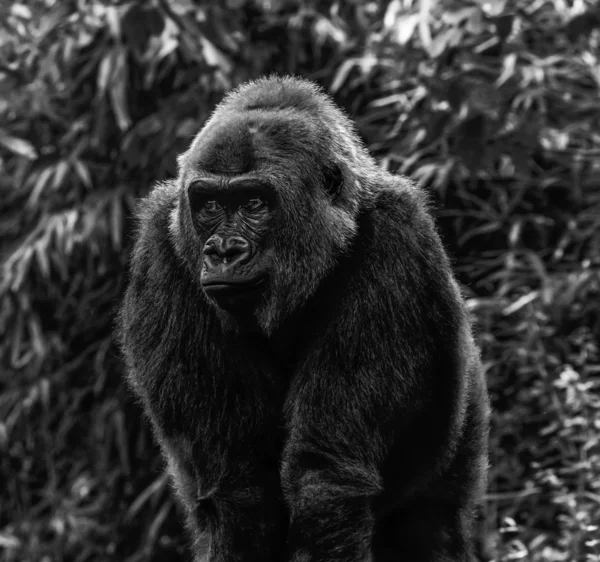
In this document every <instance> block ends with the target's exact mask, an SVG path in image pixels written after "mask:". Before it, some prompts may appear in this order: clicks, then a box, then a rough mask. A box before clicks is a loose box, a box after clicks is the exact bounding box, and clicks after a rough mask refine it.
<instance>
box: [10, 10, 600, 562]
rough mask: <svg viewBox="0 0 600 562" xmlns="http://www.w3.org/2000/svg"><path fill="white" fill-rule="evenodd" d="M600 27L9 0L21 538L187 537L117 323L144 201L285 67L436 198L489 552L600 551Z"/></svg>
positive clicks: (104, 556) (171, 549)
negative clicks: (313, 85) (477, 428)
mask: <svg viewBox="0 0 600 562" xmlns="http://www.w3.org/2000/svg"><path fill="white" fill-rule="evenodd" d="M599 26H600V10H599V9H598V6H597V4H596V3H595V2H593V1H592V0H588V1H587V2H584V1H579V2H572V3H571V2H569V1H567V0H564V1H560V2H559V1H556V2H550V1H545V0H535V1H531V2H518V1H517V0H513V1H507V0H490V1H488V2H485V3H476V2H466V1H464V0H461V1H459V0H443V1H442V0H440V1H438V2H435V1H434V0H421V1H420V2H418V1H417V0H403V1H401V0H391V1H385V2H359V1H356V0H352V1H351V0H348V1H346V2H342V1H333V0H327V1H319V2H317V1H316V0H312V1H309V0H306V1H302V0H262V1H259V0H256V1H251V0H228V1H227V2H225V3H223V4H221V3H214V2H209V1H203V2H200V1H197V2H192V0H152V1H147V2H135V1H123V2H118V3H114V2H109V1H108V0H70V1H65V2H63V1H58V0H28V1H24V0H22V1H20V2H13V3H5V4H2V6H0V91H1V92H2V97H0V163H1V165H2V169H3V171H4V173H3V174H2V175H1V176H0V210H1V212H2V220H1V221H0V255H1V259H2V276H1V278H0V330H2V333H3V334H4V335H5V337H4V338H3V339H2V341H1V343H0V369H1V370H0V390H1V393H0V449H1V451H2V455H1V456H0V480H1V481H2V482H3V483H4V486H3V487H2V488H1V489H0V553H2V560H6V561H16V560H20V561H39V560H77V561H84V560H91V559H101V560H109V559H119V560H128V561H130V562H133V561H136V560H159V559H162V558H166V557H170V559H173V560H175V559H183V556H184V554H183V553H184V545H183V543H182V537H181V532H180V527H181V525H180V521H179V519H178V516H177V510H176V508H175V506H174V504H173V502H172V500H171V498H170V495H169V493H168V490H167V484H166V480H165V478H164V477H163V476H162V475H161V472H160V467H161V461H160V459H159V458H158V455H157V450H156V447H155V446H154V445H153V442H152V439H151V436H150V434H149V431H148V429H147V426H146V424H145V423H144V422H143V420H141V418H140V411H139V409H138V408H137V406H136V405H135V404H133V403H132V402H131V398H130V395H129V394H128V393H127V391H126V390H125V389H124V388H123V385H122V382H121V376H122V365H121V361H120V358H119V353H118V351H117V350H116V348H115V345H114V342H113V336H112V328H113V316H114V310H115V307H116V304H117V302H118V299H119V297H120V294H121V291H122V287H123V279H124V272H125V270H126V265H125V264H126V261H127V248H128V244H129V231H130V226H131V224H130V220H129V218H130V216H131V211H132V209H133V205H134V199H135V198H136V197H138V196H140V195H142V194H144V193H146V192H147V190H148V189H149V187H150V186H151V185H152V183H153V182H154V181H155V180H156V179H161V178H164V177H167V176H169V175H172V174H174V173H175V172H176V164H175V156H176V154H177V153H178V152H180V151H181V150H183V149H185V147H186V146H187V145H188V143H189V142H190V139H191V138H192V136H193V134H194V133H195V132H196V131H197V130H198V128H199V127H200V126H201V124H202V123H203V121H204V120H205V119H206V117H207V116H208V114H209V112H210V111H211V108H212V107H213V106H214V104H215V103H216V102H217V101H218V100H219V99H220V98H221V96H222V95H223V92H224V91H226V90H227V89H229V88H230V87H231V86H233V85H235V84H237V83H240V82H242V81H244V80H246V79H248V78H251V77H254V76H258V75H260V74H263V73H267V72H273V71H276V72H288V73H298V74H302V75H305V76H308V77H311V78H313V79H316V80H317V81H319V82H320V83H321V84H323V85H324V87H325V88H327V89H328V90H330V91H331V92H332V93H333V94H334V95H335V96H336V98H337V100H338V101H339V102H340V103H341V104H342V105H344V106H345V107H346V108H347V110H348V111H349V113H350V114H351V115H352V116H353V117H354V118H355V119H356V121H357V125H358V129H359V131H360V133H361V134H362V135H363V137H364V138H365V141H366V142H367V144H368V145H369V147H370V149H371V150H372V151H373V153H374V154H376V155H377V157H378V158H379V159H380V161H381V165H382V166H385V167H389V168H390V169H393V170H396V171H398V172H399V173H404V174H407V175H410V176H412V177H413V178H415V179H416V180H418V181H420V182H422V183H423V185H425V186H426V187H427V188H429V189H430V190H431V192H432V194H433V195H434V197H435V199H436V201H437V208H438V209H439V218H440V224H441V228H442V232H443V234H444V237H445V240H446V243H447V245H448V247H449V248H450V250H451V251H452V253H453V255H454V256H455V257H456V265H457V268H458V271H459V273H460V276H461V280H462V281H463V282H464V283H465V286H466V287H468V289H467V288H466V289H465V291H467V295H468V298H469V305H470V307H471V309H472V311H473V313H474V314H475V316H476V318H477V320H478V335H479V338H480V342H481V345H482V350H483V355H484V360H485V364H486V367H487V372H488V377H489V383H490V390H491V394H492V399H493V406H494V423H493V429H492V455H491V467H492V468H491V472H490V486H489V493H488V498H487V503H486V514H485V521H484V522H483V524H482V528H483V531H484V533H483V535H484V537H485V540H484V550H485V552H486V553H487V556H489V557H491V558H492V559H493V560H497V561H500V560H502V561H508V560H516V559H528V560H532V561H542V560H543V561H563V560H564V561H584V560H585V561H587V562H593V561H599V560H600V541H599V539H598V537H600V531H599V529H598V522H599V521H600V443H599V441H600V351H599V333H600V304H599V303H600V299H599V298H598V296H599V290H600V275H599V270H600V236H599V232H600V229H599V227H600V191H599V190H598V189H597V186H596V183H595V180H596V178H597V177H598V172H599V168H600V158H599V156H600V135H599V134H598V131H599V130H600V113H599V112H598V111H597V108H598V96H599V93H600V71H599V69H600V61H599V58H598V53H599V52H600V49H599V41H600V32H599V30H598V27H599Z"/></svg>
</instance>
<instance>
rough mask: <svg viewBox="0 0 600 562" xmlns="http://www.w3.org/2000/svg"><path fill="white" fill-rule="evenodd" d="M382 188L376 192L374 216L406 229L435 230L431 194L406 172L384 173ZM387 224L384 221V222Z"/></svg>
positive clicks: (381, 220)
mask: <svg viewBox="0 0 600 562" xmlns="http://www.w3.org/2000/svg"><path fill="white" fill-rule="evenodd" d="M379 185H380V189H378V190H377V191H376V193H375V198H374V205H373V218H374V219H375V220H376V222H379V223H387V227H388V228H391V227H394V226H395V227H396V228H399V229H401V230H402V231H404V232H407V231H409V230H412V229H417V230H418V231H420V232H430V231H431V229H434V230H435V226H434V224H433V220H432V218H431V212H430V205H431V202H430V199H429V194H428V193H427V192H426V191H425V190H424V189H423V188H422V187H420V186H419V185H417V184H416V183H415V182H413V181H412V180H410V179H409V178H407V177H405V176H400V175H394V174H390V173H382V175H381V177H380V178H379ZM382 226H384V225H382Z"/></svg>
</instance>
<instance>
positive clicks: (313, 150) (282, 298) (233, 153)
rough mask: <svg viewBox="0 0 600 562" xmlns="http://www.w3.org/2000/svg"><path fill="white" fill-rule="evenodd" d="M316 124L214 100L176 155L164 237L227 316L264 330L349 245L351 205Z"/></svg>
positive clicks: (303, 296) (311, 288) (306, 117)
mask: <svg viewBox="0 0 600 562" xmlns="http://www.w3.org/2000/svg"><path fill="white" fill-rule="evenodd" d="M322 129H323V127H322V123H321V122H320V120H318V119H316V118H315V117H314V116H313V115H312V114H309V113H305V112H303V111H300V110H296V109H293V110H289V111H280V110H278V109H277V108H266V109H243V110H226V109H222V110H217V112H216V113H215V114H214V116H213V117H212V118H211V120H210V121H209V122H208V123H207V124H206V125H205V126H204V127H203V129H202V130H201V131H200V133H199V134H198V135H197V136H196V138H195V139H194V141H193V143H192V146H191V147H190V149H189V150H188V151H187V152H186V153H185V154H183V155H182V156H181V157H180V159H179V164H180V184H179V185H180V186H181V192H180V199H179V203H178V204H179V207H178V209H177V213H176V215H175V219H176V220H175V222H176V223H177V224H176V225H175V226H172V235H173V240H174V242H175V245H176V247H177V248H178V252H179V255H180V256H181V257H182V258H183V259H184V260H185V261H186V262H187V264H188V266H190V267H191V270H192V273H193V275H194V277H195V279H198V280H199V282H200V283H201V285H202V288H203V291H204V292H205V294H206V296H207V297H208V299H209V300H210V302H211V303H212V304H214V305H216V307H217V310H218V311H221V312H225V313H224V314H220V313H219V317H220V318H221V319H222V320H223V322H225V323H226V324H227V325H228V326H232V325H243V326H244V327H251V328H253V327H258V328H259V329H260V330H262V331H263V332H264V333H266V334H272V333H273V332H274V330H276V329H277V327H278V326H280V325H281V323H282V322H283V320H285V319H286V318H287V317H289V316H290V315H292V313H293V312H294V311H296V310H297V309H299V308H300V307H302V306H303V305H304V304H305V303H306V302H307V301H308V299H309V298H310V297H311V296H312V295H314V293H315V292H316V291H317V289H318V288H319V286H320V284H321V282H322V280H323V279H324V278H325V277H326V276H327V275H328V274H329V273H330V272H331V271H332V270H333V268H334V267H335V264H336V260H337V257H338V256H339V255H340V254H341V253H343V252H346V251H347V249H348V248H349V247H350V244H351V241H352V239H353V237H354V235H355V234H356V232H357V222H356V215H357V208H358V206H357V204H356V202H355V201H354V200H352V199H350V198H349V196H348V195H347V193H346V191H345V186H346V181H345V179H344V175H343V173H342V170H341V167H340V163H339V162H338V161H335V160H334V159H333V156H332V153H331V151H330V150H329V148H328V147H329V144H330V143H329V141H327V139H325V138H324V137H323V138H322V134H323V133H322ZM346 169H347V168H346ZM355 184H356V182H354V181H352V182H351V183H350V184H349V185H350V186H351V187H352V186H353V185H355ZM177 221H179V222H177Z"/></svg>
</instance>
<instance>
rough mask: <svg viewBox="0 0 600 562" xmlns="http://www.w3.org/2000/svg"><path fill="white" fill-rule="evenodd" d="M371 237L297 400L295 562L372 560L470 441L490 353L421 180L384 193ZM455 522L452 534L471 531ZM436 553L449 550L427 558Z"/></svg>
mask: <svg viewBox="0 0 600 562" xmlns="http://www.w3.org/2000/svg"><path fill="white" fill-rule="evenodd" d="M399 181H402V180H399ZM358 240H359V246H358V247H356V248H355V250H354V252H353V254H352V255H350V256H348V257H347V259H346V261H345V262H344V263H342V266H341V268H340V271H339V272H338V275H337V276H336V279H334V280H333V283H332V286H333V287H335V288H336V291H337V296H336V297H335V299H333V298H332V293H331V292H328V291H327V287H324V293H325V298H324V301H323V303H322V306H323V308H324V309H326V310H328V311H329V312H328V315H329V316H328V320H327V322H326V323H325V324H326V326H327V327H326V328H325V329H324V330H325V333H323V334H321V335H320V336H317V337H319V339H320V341H321V342H323V344H322V345H321V346H320V347H318V348H317V349H316V351H314V353H312V354H311V356H310V357H307V358H306V362H305V364H304V365H303V366H302V367H301V369H300V373H299V375H298V379H297V384H296V385H295V386H294V387H293V389H292V392H291V397H290V399H289V402H290V404H293V406H292V408H291V411H290V412H289V418H288V423H289V428H290V432H289V440H288V442H287V444H286V447H285V451H284V463H283V467H284V468H283V472H282V476H283V479H282V483H283V486H284V491H285V493H286V499H287V501H288V504H289V506H290V516H291V522H290V531H289V536H288V559H289V560H290V561H294V562H300V561H302V562H305V561H310V562H317V561H323V562H325V561H327V562H332V561H336V560H339V561H344V562H349V561H357V562H358V561H361V562H364V561H367V560H371V556H372V555H371V545H372V540H377V536H378V532H379V531H378V529H375V528H374V522H375V520H378V521H381V520H385V517H386V514H387V513H389V514H390V516H392V515H393V514H394V513H399V512H401V510H402V508H403V506H405V505H406V506H407V505H408V504H409V502H412V501H414V500H415V499H417V500H419V501H420V498H422V496H424V495H425V490H426V488H427V485H428V483H429V481H430V478H431V477H432V476H434V475H435V476H438V475H439V474H440V473H441V472H442V471H444V470H446V469H447V468H448V466H449V464H450V463H451V462H452V461H453V458H454V457H455V453H456V449H457V447H458V444H459V441H460V440H461V438H462V435H461V433H462V431H463V423H464V418H465V399H466V392H465V385H466V384H467V376H466V375H465V374H464V372H465V370H466V369H467V364H468V362H469V361H475V362H476V361H477V359H476V355H475V353H474V351H473V350H472V349H471V347H470V345H471V336H470V333H469V328H468V325H467V320H466V316H465V311H464V308H463V304H462V301H461V299H460V295H459V292H458V289H457V286H456V283H455V281H454V280H453V278H452V277H451V273H450V266H449V264H448V260H447V258H446V255H445V252H444V251H443V248H442V245H441V242H440V240H439V237H438V235H437V234H436V232H435V229H434V226H433V222H432V220H431V219H430V217H429V216H428V214H427V213H426V210H425V206H424V205H423V203H422V202H421V200H420V198H419V193H418V192H417V191H416V190H415V188H413V187H412V186H410V185H404V184H401V187H400V189H399V190H397V189H393V190H389V191H387V192H384V193H383V194H382V195H381V196H380V197H379V201H378V204H377V206H376V208H375V209H374V210H373V211H372V212H370V213H369V214H368V215H366V216H364V217H363V219H362V220H361V222H360V228H359V235H358ZM344 279H345V281H341V280H344ZM388 467H389V470H388ZM392 467H393V470H392ZM398 467H400V468H398ZM384 488H385V493H384V494H383V493H381V491H382V490H383V489H384ZM429 491H430V492H431V494H433V496H432V498H435V497H436V496H435V493H436V492H435V491H434V490H429ZM456 493H457V495H456V497H458V489H457V490H456ZM440 497H441V496H440ZM390 498H394V500H393V501H392V500H391V499H390ZM454 499H455V497H454V496H452V494H450V497H448V502H449V504H451V503H452V502H453V501H454ZM438 507H439V506H438ZM432 509H433V512H435V509H436V508H435V507H434V508H432ZM413 511H414V510H413ZM426 511H427V509H425V512H426ZM449 513H451V514H453V513H454V510H453V509H452V508H450V509H449ZM429 516H432V513H429V514H427V517H429ZM450 518H452V515H451V516H450ZM405 523H408V522H405ZM412 524H413V528H414V526H415V523H414V522H412ZM423 524H424V525H427V524H428V522H427V520H424V521H423ZM416 525H417V527H418V524H416ZM452 525H453V522H452V521H449V522H448V532H449V534H448V536H457V537H458V536H459V535H458V534H456V535H455V534H453V530H454V529H452V528H451V527H452ZM394 527H395V529H396V530H397V531H398V532H401V531H400V530H401V528H402V526H401V525H400V526H394ZM406 528H407V529H408V526H406ZM442 528H443V525H442ZM373 536H375V538H374V539H373ZM424 536H427V534H426V533H425V534H424ZM440 536H441V535H440ZM410 540H411V537H406V542H405V547H406V549H407V550H406V552H409V551H410V550H409V549H410V546H409V541H410ZM440 540H441V541H442V542H443V539H442V538H441V539H440ZM392 542H393V541H392ZM388 543H389V540H388ZM434 548H437V549H438V551H439V552H440V554H439V555H440V556H441V557H440V558H437V556H435V555H433V556H432V555H431V554H430V553H428V554H427V555H424V554H425V552H424V550H423V549H434ZM414 549H415V550H414V552H415V554H416V555H420V556H418V559H420V560H421V559H422V560H438V559H439V560H442V559H443V560H445V559H446V558H444V557H443V556H444V554H443V553H444V552H446V553H447V554H450V552H451V551H452V550H453V549H460V545H450V544H448V545H447V544H439V545H433V544H431V537H430V536H429V544H427V545H423V546H422V547H420V546H419V545H418V544H417V545H415V547H414ZM431 552H435V551H434V550H431ZM456 552H458V550H457V551H456ZM415 559H417V558H415ZM448 559H450V558H448ZM452 559H453V560H454V559H455V558H452ZM456 559H457V560H458V558H456ZM461 560H462V558H461Z"/></svg>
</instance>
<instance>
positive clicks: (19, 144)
mask: <svg viewBox="0 0 600 562" xmlns="http://www.w3.org/2000/svg"><path fill="white" fill-rule="evenodd" d="M0 144H1V145H2V146H4V147H5V148H7V149H8V150H10V151H11V152H13V153H14V154H18V155H19V156H24V157H25V158H29V159H30V160H35V159H36V158H37V157H38V155H37V152H36V150H35V148H34V146H33V145H32V144H31V143H30V142H29V141H26V140H25V139H20V138H18V137H11V136H8V135H2V136H0Z"/></svg>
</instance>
